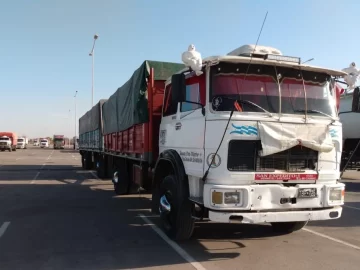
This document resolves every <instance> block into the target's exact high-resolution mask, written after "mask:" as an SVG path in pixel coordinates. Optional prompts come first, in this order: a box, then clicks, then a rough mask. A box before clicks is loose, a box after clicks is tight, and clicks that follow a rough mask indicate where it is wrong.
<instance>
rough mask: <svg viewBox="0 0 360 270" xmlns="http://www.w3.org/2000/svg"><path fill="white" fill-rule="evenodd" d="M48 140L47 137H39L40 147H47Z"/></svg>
mask: <svg viewBox="0 0 360 270" xmlns="http://www.w3.org/2000/svg"><path fill="white" fill-rule="evenodd" d="M48 147H49V140H48V139H40V148H48Z"/></svg>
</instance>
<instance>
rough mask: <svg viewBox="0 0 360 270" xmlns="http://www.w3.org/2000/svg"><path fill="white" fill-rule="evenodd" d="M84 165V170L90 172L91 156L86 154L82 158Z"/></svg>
mask: <svg viewBox="0 0 360 270" xmlns="http://www.w3.org/2000/svg"><path fill="white" fill-rule="evenodd" d="M84 165H85V168H84V169H85V170H91V167H92V162H91V154H89V153H88V154H86V155H85V156H84Z"/></svg>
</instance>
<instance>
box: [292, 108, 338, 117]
mask: <svg viewBox="0 0 360 270" xmlns="http://www.w3.org/2000/svg"><path fill="white" fill-rule="evenodd" d="M294 111H295V112H301V113H305V112H306V113H318V114H322V115H325V116H327V117H330V118H331V119H334V117H333V116H331V115H330V114H327V113H324V112H322V111H318V110H310V109H308V110H304V109H301V110H294Z"/></svg>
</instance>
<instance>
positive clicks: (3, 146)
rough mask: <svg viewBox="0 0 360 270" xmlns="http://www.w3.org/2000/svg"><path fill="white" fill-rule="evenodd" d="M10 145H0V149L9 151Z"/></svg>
mask: <svg viewBox="0 0 360 270" xmlns="http://www.w3.org/2000/svg"><path fill="white" fill-rule="evenodd" d="M10 147H11V146H10V145H0V149H10Z"/></svg>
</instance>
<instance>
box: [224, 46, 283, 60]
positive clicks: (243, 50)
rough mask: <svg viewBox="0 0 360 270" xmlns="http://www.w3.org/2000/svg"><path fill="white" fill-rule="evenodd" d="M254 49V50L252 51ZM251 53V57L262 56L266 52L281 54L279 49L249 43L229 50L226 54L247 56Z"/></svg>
mask: <svg viewBox="0 0 360 270" xmlns="http://www.w3.org/2000/svg"><path fill="white" fill-rule="evenodd" d="M254 49H255V51H254ZM252 54H253V57H256V56H258V57H264V55H267V54H273V55H282V53H281V51H279V50H278V49H275V48H272V47H267V46H260V45H257V46H256V47H255V45H252V44H249V45H243V46H241V47H239V48H237V49H235V50H233V51H231V52H229V53H228V54H227V55H233V56H249V57H251V55H252Z"/></svg>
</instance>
